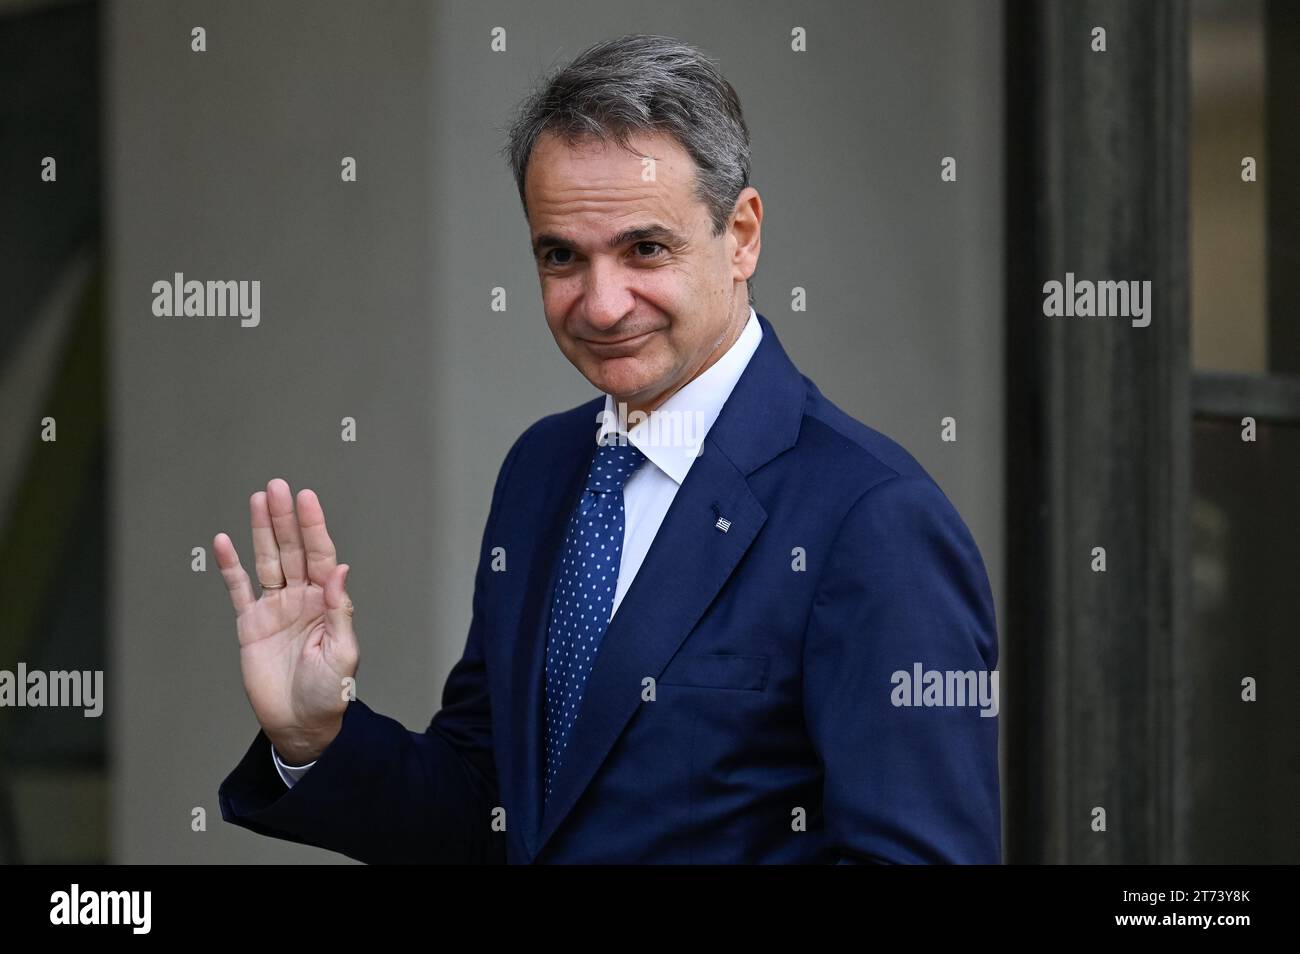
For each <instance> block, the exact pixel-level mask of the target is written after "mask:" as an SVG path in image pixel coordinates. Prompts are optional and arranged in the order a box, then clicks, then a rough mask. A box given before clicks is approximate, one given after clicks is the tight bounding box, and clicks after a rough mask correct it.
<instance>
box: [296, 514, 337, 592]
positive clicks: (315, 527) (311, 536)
mask: <svg viewBox="0 0 1300 954" xmlns="http://www.w3.org/2000/svg"><path fill="white" fill-rule="evenodd" d="M298 525H299V526H300V527H302V542H303V546H304V547H306V549H307V576H308V577H310V578H311V581H312V582H313V583H315V584H316V585H318V586H324V585H325V582H326V580H328V579H329V575H330V574H331V573H332V572H333V571H334V568H335V567H336V566H338V560H337V556H338V555H337V554H336V553H335V551H334V541H333V540H331V539H330V535H329V531H327V530H326V529H325V511H324V509H323V508H322V507H321V505H320V498H319V497H317V496H316V492H315V491H314V490H300V491H298Z"/></svg>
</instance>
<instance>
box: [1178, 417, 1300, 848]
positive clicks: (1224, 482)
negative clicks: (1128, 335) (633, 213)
mask: <svg viewBox="0 0 1300 954" xmlns="http://www.w3.org/2000/svg"><path fill="white" fill-rule="evenodd" d="M1256 436H1257V439H1256V440H1255V441H1253V442H1249V441H1243V440H1242V427H1241V425H1240V424H1239V423H1237V422H1233V421H1197V422H1196V423H1195V425H1194V427H1193V435H1192V441H1193V463H1194V468H1193V474H1194V476H1193V500H1194V503H1193V512H1192V538H1193V545H1192V577H1193V605H1192V623H1193V625H1192V633H1191V641H1192V645H1191V646H1190V647H1189V650H1190V651H1189V652H1188V654H1187V662H1186V665H1187V673H1186V675H1187V682H1186V684H1185V686H1184V690H1185V692H1186V698H1187V699H1188V700H1190V704H1189V708H1190V710H1191V711H1190V712H1189V716H1190V726H1189V729H1190V732H1189V743H1190V751H1189V752H1188V753H1187V756H1188V761H1189V774H1190V779H1191V791H1190V792H1189V793H1188V795H1189V798H1190V809H1191V825H1190V829H1191V832H1190V838H1191V851H1190V859H1189V860H1191V861H1194V862H1198V863H1212V864H1218V863H1246V862H1259V863H1284V862H1285V863H1294V862H1295V861H1296V859H1297V858H1300V813H1298V812H1297V806H1300V720H1297V718H1296V709H1295V700H1296V679H1297V677H1300V638H1297V635H1298V634H1297V627H1296V607H1295V602H1294V601H1295V598H1296V593H1297V592H1298V591H1300V534H1298V533H1297V529H1296V528H1298V527H1300V496H1298V495H1297V494H1296V492H1295V491H1296V486H1297V476H1300V427H1288V426H1261V427H1260V428H1259V429H1258V433H1257V435H1256ZM1246 678H1252V679H1254V680H1255V683H1256V692H1257V697H1256V698H1257V701H1254V702H1247V701H1244V700H1243V698H1242V695H1243V692H1244V691H1245V690H1244V689H1243V686H1242V680H1243V679H1246Z"/></svg>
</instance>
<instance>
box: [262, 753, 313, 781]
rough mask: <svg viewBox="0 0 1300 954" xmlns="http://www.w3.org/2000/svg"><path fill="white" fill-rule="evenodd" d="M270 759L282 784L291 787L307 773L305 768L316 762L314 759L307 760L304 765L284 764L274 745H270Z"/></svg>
mask: <svg viewBox="0 0 1300 954" xmlns="http://www.w3.org/2000/svg"><path fill="white" fill-rule="evenodd" d="M271 759H272V761H274V762H275V770H276V771H277V772H279V773H280V778H281V779H282V780H283V781H284V784H285V785H287V786H289V787H290V788H293V786H294V783H295V782H297V781H298V780H299V779H300V778H302V777H303V776H304V775H306V774H307V770H308V769H309V768H311V767H312V766H313V765H315V764H316V760H315V759H313V760H312V761H310V762H308V763H307V764H306V765H285V764H284V762H282V761H280V754H279V753H278V752H276V751H275V746H274V745H273V746H271Z"/></svg>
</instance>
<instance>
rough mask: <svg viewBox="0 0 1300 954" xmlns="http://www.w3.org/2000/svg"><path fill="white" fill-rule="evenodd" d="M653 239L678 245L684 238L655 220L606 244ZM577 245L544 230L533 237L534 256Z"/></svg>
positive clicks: (666, 243) (626, 231)
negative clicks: (553, 249)
mask: <svg viewBox="0 0 1300 954" xmlns="http://www.w3.org/2000/svg"><path fill="white" fill-rule="evenodd" d="M651 239H662V240H663V242H664V244H665V245H669V246H677V245H681V244H682V238H681V236H679V235H678V234H677V233H676V232H674V231H673V230H672V229H670V228H669V227H668V226H666V225H660V224H659V223H657V222H655V223H652V224H650V225H641V226H637V227H636V228H631V229H624V230H623V231H621V232H619V233H618V234H616V235H614V236H613V237H611V238H610V240H609V241H608V242H607V243H606V246H607V247H608V248H609V249H610V250H611V251H612V250H614V249H616V248H620V247H622V246H624V245H627V244H628V243H630V242H646V241H649V240H651ZM577 247H578V246H577V245H576V244H575V243H574V242H572V241H570V240H569V239H567V238H565V237H564V236H563V235H553V234H551V233H550V232H542V233H541V234H539V235H538V236H537V238H535V239H533V257H534V258H535V257H537V256H539V255H541V254H542V252H544V251H547V250H549V249H552V248H563V249H569V250H570V251H575V250H576V249H577Z"/></svg>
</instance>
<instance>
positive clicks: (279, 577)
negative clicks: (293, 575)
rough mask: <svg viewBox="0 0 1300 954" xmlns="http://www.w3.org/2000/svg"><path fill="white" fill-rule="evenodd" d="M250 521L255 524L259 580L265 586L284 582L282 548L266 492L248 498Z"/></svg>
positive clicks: (254, 553)
mask: <svg viewBox="0 0 1300 954" xmlns="http://www.w3.org/2000/svg"><path fill="white" fill-rule="evenodd" d="M248 514H249V521H250V522H251V523H252V525H253V563H254V565H255V566H256V568H257V581H258V582H259V583H261V584H262V585H263V586H265V585H266V584H268V583H270V584H272V585H274V584H278V583H283V582H284V570H283V569H281V567H280V548H279V547H278V546H277V545H276V542H275V531H274V530H273V529H272V528H271V511H270V508H269V507H268V506H267V502H266V492H265V491H262V490H259V491H258V492H257V493H255V494H253V496H251V497H249V498H248Z"/></svg>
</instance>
